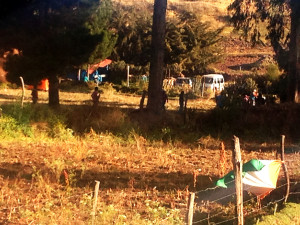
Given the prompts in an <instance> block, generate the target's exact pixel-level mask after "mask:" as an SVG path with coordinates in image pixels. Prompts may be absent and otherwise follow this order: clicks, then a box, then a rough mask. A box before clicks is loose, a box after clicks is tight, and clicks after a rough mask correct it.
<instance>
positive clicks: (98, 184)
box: [92, 180, 100, 225]
mask: <svg viewBox="0 0 300 225" xmlns="http://www.w3.org/2000/svg"><path fill="white" fill-rule="evenodd" d="M99 186H100V181H97V180H96V185H95V195H94V205H93V212H92V216H93V218H92V225H94V222H95V215H96V209H97V200H98V191H99Z"/></svg>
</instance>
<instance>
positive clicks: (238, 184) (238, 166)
mask: <svg viewBox="0 0 300 225" xmlns="http://www.w3.org/2000/svg"><path fill="white" fill-rule="evenodd" d="M233 142H234V150H233V152H232V161H233V168H234V175H235V190H236V216H237V219H238V225H243V224H244V217H243V185H242V167H243V163H242V157H241V149H240V142H239V138H238V137H236V136H233Z"/></svg>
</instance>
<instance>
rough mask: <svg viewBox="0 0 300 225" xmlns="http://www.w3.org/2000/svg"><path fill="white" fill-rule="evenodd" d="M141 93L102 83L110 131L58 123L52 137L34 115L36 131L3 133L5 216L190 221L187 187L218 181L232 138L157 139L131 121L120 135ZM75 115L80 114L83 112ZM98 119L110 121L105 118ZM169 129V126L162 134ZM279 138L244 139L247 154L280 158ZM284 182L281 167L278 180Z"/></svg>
mask: <svg viewBox="0 0 300 225" xmlns="http://www.w3.org/2000/svg"><path fill="white" fill-rule="evenodd" d="M21 93H22V92H21V89H1V93H0V107H3V108H4V107H5V106H6V105H10V104H14V105H19V104H20V97H21ZM39 96H40V102H39V103H38V105H40V106H41V105H42V106H43V107H46V108H44V109H43V110H45V109H47V106H46V105H44V104H46V103H47V93H45V92H40V93H39ZM139 98H140V96H135V95H124V94H119V93H117V92H113V91H104V93H103V94H102V97H101V106H100V110H102V111H100V112H102V114H103V113H104V114H105V112H106V111H107V110H108V108H112V109H111V110H110V111H109V112H110V113H109V115H108V114H107V115H106V114H105V120H106V121H107V122H106V124H109V125H107V129H106V131H105V132H100V133H98V132H95V131H94V130H89V131H86V132H84V133H82V134H80V135H74V134H72V132H71V130H68V129H66V128H64V127H60V128H59V129H58V128H56V130H55V132H56V135H54V136H52V137H49V135H48V134H47V130H49V129H50V127H49V126H50V125H49V123H47V122H43V121H39V122H34V123H31V128H32V135H31V136H18V137H17V136H16V137H15V138H14V137H8V136H7V137H6V138H5V137H4V136H3V135H1V143H0V156H1V157H0V159H1V160H0V223H1V224H184V218H185V213H186V205H187V200H188V195H189V192H190V191H199V190H203V189H206V188H209V187H213V186H214V181H215V180H216V179H217V178H218V177H220V175H221V172H222V171H223V172H228V171H229V170H230V169H231V168H232V165H231V150H232V144H231V141H230V140H228V139H227V140H222V139H219V138H216V137H211V136H201V137H199V139H197V140H196V141H195V142H190V143H187V142H183V141H181V140H180V138H178V139H174V140H169V139H164V137H163V136H161V137H162V138H161V139H160V138H158V139H151V138H149V137H147V136H146V135H145V136H143V135H141V132H139V130H138V128H137V127H136V126H134V125H133V124H132V125H130V124H127V126H126V128H122V129H128V130H129V132H128V135H127V136H122V135H117V134H116V133H114V131H113V126H118V123H122V121H124V120H126V117H127V115H128V113H130V111H134V110H135V109H137V108H138V103H139ZM60 99H61V107H63V108H71V107H75V108H74V109H76V110H77V112H74V115H78V113H79V112H80V109H81V108H79V107H81V106H86V107H85V109H88V107H91V105H90V93H85V94H84V93H71V92H61V93H60ZM29 101H30V92H29V91H28V90H26V92H25V109H23V110H25V111H27V110H28V109H30V108H32V107H33V106H31V104H30V103H29ZM190 104H191V105H190V107H194V108H195V109H199V110H200V111H209V110H211V109H213V108H214V102H213V101H212V100H211V99H197V100H193V101H191V103H190ZM74 105H75V106H74ZM37 107H39V106H37ZM122 107H123V109H126V110H125V111H123V110H122ZM167 107H168V108H167V114H168V115H169V116H170V117H172V116H174V115H173V113H172V111H174V110H177V108H176V107H177V99H176V98H174V99H171V100H170V101H169V103H168V105H167ZM41 109H42V108H41ZM19 110H21V109H19ZM49 110H50V109H49ZM25 111H24V112H25ZM36 113H38V111H36ZM57 113H58V112H57ZM96 115H100V114H96ZM73 119H74V120H75V121H76V120H78V122H79V121H80V119H79V118H78V117H76V118H73ZM144 119H147V117H146V118H145V117H144ZM93 120H94V123H98V125H103V124H104V122H103V121H102V119H97V118H94V119H93ZM85 121H86V120H85ZM2 122H3V121H2ZM181 126H182V129H185V128H184V125H181ZM140 129H141V128H140ZM168 132H170V131H169V130H168V127H167V126H166V127H165V128H164V129H162V130H161V131H160V132H159V134H162V133H163V134H168ZM195 132H196V131H195ZM16 135H17V134H16ZM186 135H193V134H189V133H186ZM175 136H176V135H175ZM279 141H280V139H279V138H278V142H277V141H273V142H265V143H256V142H249V143H246V142H244V141H243V140H241V148H242V158H243V160H244V161H248V160H250V159H252V158H258V159H275V158H276V151H277V150H278V149H279V148H280V145H279ZM221 142H224V143H225V149H226V150H225V152H226V155H225V161H226V164H225V166H224V167H221V166H220V159H221V155H220V154H221V151H220V144H221ZM287 148H288V149H293V151H290V152H288V154H286V162H287V165H288V168H289V172H290V177H291V179H292V181H296V180H299V176H300V155H299V146H298V145H296V143H291V142H287ZM297 152H298V153H297ZM96 180H97V181H100V190H99V196H98V201H97V209H96V210H95V217H93V212H94V210H93V204H94V195H93V193H94V192H93V191H94V186H95V181H96ZM282 183H284V177H283V174H282V173H281V175H280V181H279V184H282ZM295 191H296V190H295V188H294V189H293V192H295ZM277 195H278V194H277ZM279 196H280V194H279ZM273 197H274V196H273ZM200 200H201V199H200ZM219 207H220V208H219V209H222V207H224V206H219ZM210 210H212V209H210ZM224 210H225V209H224ZM227 210H229V209H227ZM227 216H228V215H227ZM227 216H226V215H222V216H221V219H223V220H225V219H226V218H227ZM219 219H220V218H219Z"/></svg>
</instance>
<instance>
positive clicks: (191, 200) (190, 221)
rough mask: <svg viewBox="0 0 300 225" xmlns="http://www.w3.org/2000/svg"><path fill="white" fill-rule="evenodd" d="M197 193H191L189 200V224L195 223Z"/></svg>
mask: <svg viewBox="0 0 300 225" xmlns="http://www.w3.org/2000/svg"><path fill="white" fill-rule="evenodd" d="M194 201H195V193H190V196H189V201H188V212H187V225H192V224H193V215H194Z"/></svg>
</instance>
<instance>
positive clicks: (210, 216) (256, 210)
mask: <svg viewBox="0 0 300 225" xmlns="http://www.w3.org/2000/svg"><path fill="white" fill-rule="evenodd" d="M232 182H234V181H230V182H228V183H226V185H228V184H230V183H232ZM290 184H291V188H293V187H295V186H296V185H298V184H300V182H297V181H295V182H290ZM286 185H287V183H284V184H282V185H280V186H278V187H277V188H276V189H274V190H273V191H275V190H279V189H281V188H284V187H285V186H286ZM216 189H222V187H214V188H207V189H204V190H200V191H197V192H194V193H195V194H196V195H197V194H199V193H205V192H208V191H212V190H216ZM247 190H248V189H245V191H247ZM290 195H299V196H300V192H299V191H295V192H290ZM234 196H235V193H231V194H228V195H225V196H223V197H220V198H218V199H215V200H212V201H209V202H208V203H207V202H199V200H198V202H199V203H195V205H198V206H199V207H202V206H203V205H204V206H205V204H208V205H213V204H214V203H218V202H219V201H220V200H223V199H226V198H229V197H234ZM256 200H257V197H256V196H255V197H251V198H250V199H248V200H246V201H244V202H243V204H246V203H251V202H255V201H256ZM284 200H285V196H283V197H281V198H280V199H277V200H273V201H269V202H267V203H266V204H265V205H263V206H261V207H260V208H255V209H253V210H251V211H247V215H246V216H247V217H249V216H251V215H253V214H255V213H258V212H263V210H265V209H267V208H268V207H270V206H271V205H276V204H278V203H280V202H283V201H284ZM196 202H197V201H196ZM220 207H221V206H220ZM228 208H229V209H227V211H230V209H231V210H234V208H235V204H233V205H230V206H228ZM275 210H276V209H275ZM195 212H196V210H194V213H195ZM199 212H200V213H201V211H200V210H199ZM187 214H188V213H187ZM207 214H208V216H207V218H203V219H198V220H195V221H192V222H191V223H190V224H210V223H211V220H212V219H214V218H217V217H220V216H222V215H224V214H225V212H224V211H220V212H216V213H214V214H212V215H211V214H210V213H207ZM223 217H224V216H223ZM227 217H228V216H227ZM218 219H219V220H220V218H218ZM236 219H237V216H233V217H231V218H228V219H224V220H222V221H220V222H214V223H213V224H214V225H217V224H224V223H227V222H230V221H233V220H236Z"/></svg>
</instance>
